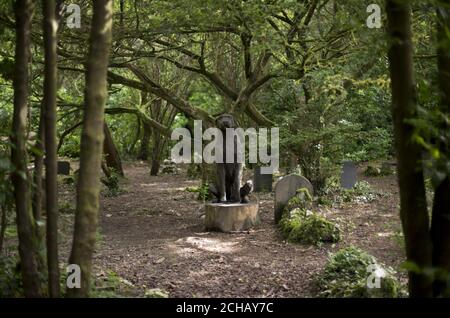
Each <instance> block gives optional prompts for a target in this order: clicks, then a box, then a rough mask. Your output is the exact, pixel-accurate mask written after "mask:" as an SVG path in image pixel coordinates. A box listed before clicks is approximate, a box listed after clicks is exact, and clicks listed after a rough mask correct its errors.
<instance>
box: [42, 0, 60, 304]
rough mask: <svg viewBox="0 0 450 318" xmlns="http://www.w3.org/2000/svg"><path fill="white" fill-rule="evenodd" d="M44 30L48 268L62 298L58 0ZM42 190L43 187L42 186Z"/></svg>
mask: <svg viewBox="0 0 450 318" xmlns="http://www.w3.org/2000/svg"><path fill="white" fill-rule="evenodd" d="M42 13H43V29H44V52H45V64H44V99H43V110H44V125H45V128H44V132H45V191H46V196H45V198H46V213H47V237H46V241H47V266H48V289H49V296H50V297H59V261H58V193H57V187H58V185H57V152H56V91H57V82H56V81H57V73H56V71H57V66H56V60H57V53H56V33H57V28H58V27H57V26H58V23H57V20H56V6H55V1H54V0H49V1H47V0H43V1H42ZM38 186H40V185H38Z"/></svg>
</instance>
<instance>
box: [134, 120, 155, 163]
mask: <svg viewBox="0 0 450 318" xmlns="http://www.w3.org/2000/svg"><path fill="white" fill-rule="evenodd" d="M143 125H144V129H143V130H144V133H143V135H142V139H141V148H140V150H139V155H138V157H137V158H138V159H139V160H144V161H146V160H148V145H149V143H150V136H151V133H152V130H151V127H150V125H149V124H148V123H146V122H145V121H144V122H143Z"/></svg>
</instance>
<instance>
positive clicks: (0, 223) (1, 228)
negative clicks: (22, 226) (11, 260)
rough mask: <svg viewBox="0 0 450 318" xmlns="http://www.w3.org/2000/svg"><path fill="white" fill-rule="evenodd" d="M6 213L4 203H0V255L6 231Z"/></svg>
mask: <svg viewBox="0 0 450 318" xmlns="http://www.w3.org/2000/svg"><path fill="white" fill-rule="evenodd" d="M7 213H8V209H7V208H6V204H2V205H0V214H1V216H0V255H2V252H3V242H4V241H5V232H6V221H7V220H6V216H7V215H6V214H7Z"/></svg>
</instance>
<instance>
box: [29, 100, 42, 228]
mask: <svg viewBox="0 0 450 318" xmlns="http://www.w3.org/2000/svg"><path fill="white" fill-rule="evenodd" d="M44 130H45V123H44V106H43V105H41V110H40V114H39V128H38V133H37V136H36V148H37V149H38V151H39V153H37V154H36V155H35V156H34V177H33V183H34V186H35V188H34V192H33V200H32V207H33V216H34V219H35V220H40V219H41V216H42V205H43V188H42V173H43V170H44V151H45V149H44V147H45V146H44V145H45V137H44V134H45V132H44ZM44 197H45V196H44Z"/></svg>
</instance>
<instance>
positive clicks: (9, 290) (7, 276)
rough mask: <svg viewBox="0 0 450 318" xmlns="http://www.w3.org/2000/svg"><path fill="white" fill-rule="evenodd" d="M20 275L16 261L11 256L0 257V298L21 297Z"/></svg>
mask: <svg viewBox="0 0 450 318" xmlns="http://www.w3.org/2000/svg"><path fill="white" fill-rule="evenodd" d="M21 278H22V275H21V273H20V269H19V266H18V259H16V258H15V257H12V256H4V255H2V256H1V257H0V298H6V297H21V296H22V295H23V289H22V288H23V287H22V279H21Z"/></svg>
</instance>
